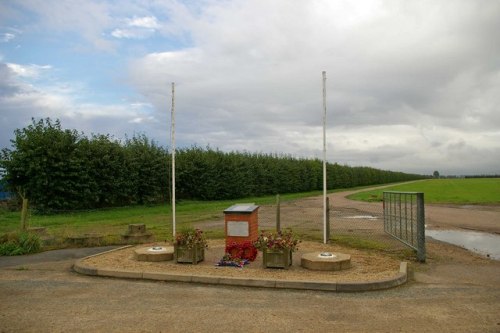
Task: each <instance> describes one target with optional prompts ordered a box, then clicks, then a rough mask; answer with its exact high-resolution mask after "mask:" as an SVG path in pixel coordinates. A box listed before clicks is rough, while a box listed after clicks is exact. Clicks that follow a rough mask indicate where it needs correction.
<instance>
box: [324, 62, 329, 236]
mask: <svg viewBox="0 0 500 333" xmlns="http://www.w3.org/2000/svg"><path fill="white" fill-rule="evenodd" d="M326 187H327V186H326V72H325V71H323V243H325V244H326V243H327V241H328V240H327V239H326V238H327V237H326V222H327V216H326V214H327V207H326V192H327V188H326Z"/></svg>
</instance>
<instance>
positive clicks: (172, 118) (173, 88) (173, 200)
mask: <svg viewBox="0 0 500 333" xmlns="http://www.w3.org/2000/svg"><path fill="white" fill-rule="evenodd" d="M170 117H171V127H170V135H171V141H172V234H173V237H174V240H175V83H174V82H172V112H171V115H170Z"/></svg>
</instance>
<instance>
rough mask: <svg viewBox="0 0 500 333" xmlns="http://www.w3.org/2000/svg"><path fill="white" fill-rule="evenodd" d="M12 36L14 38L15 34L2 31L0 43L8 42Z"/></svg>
mask: <svg viewBox="0 0 500 333" xmlns="http://www.w3.org/2000/svg"><path fill="white" fill-rule="evenodd" d="M14 38H16V35H14V34H11V33H10V32H4V33H2V34H0V42H2V43H8V42H10V41H11V40H13V39H14Z"/></svg>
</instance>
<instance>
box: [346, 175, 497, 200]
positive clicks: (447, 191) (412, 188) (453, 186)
mask: <svg viewBox="0 0 500 333" xmlns="http://www.w3.org/2000/svg"><path fill="white" fill-rule="evenodd" d="M383 191H403V192H423V193H424V200H425V203H434V204H456V205H500V178H466V179H429V180H424V181H418V182H413V183H408V184H401V185H395V186H391V187H388V188H384V189H380V190H373V191H366V192H359V193H356V194H353V195H350V196H349V199H354V200H362V201H382V192H383Z"/></svg>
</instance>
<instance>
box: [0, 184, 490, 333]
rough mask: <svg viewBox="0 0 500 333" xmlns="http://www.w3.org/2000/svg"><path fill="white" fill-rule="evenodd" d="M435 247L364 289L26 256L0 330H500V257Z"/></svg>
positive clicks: (470, 219) (13, 275) (481, 214)
mask: <svg viewBox="0 0 500 333" xmlns="http://www.w3.org/2000/svg"><path fill="white" fill-rule="evenodd" d="M344 194H345V193H344ZM342 198H343V196H342V194H335V198H334V200H336V203H337V204H345V205H348V206H353V205H354V206H355V205H357V203H349V202H347V201H345V199H342ZM359 205H360V206H358V207H359V208H360V209H363V210H369V209H370V205H369V204H368V205H365V204H364V203H363V204H359ZM426 212H428V214H429V220H430V221H432V225H433V227H438V228H472V229H474V230H480V231H489V232H496V233H499V230H500V214H499V212H498V210H497V207H491V208H485V209H480V208H478V207H474V208H473V209H467V208H466V207H433V208H432V209H427V207H426ZM450 216H451V217H450ZM215 247H216V246H215V245H214V249H215ZM339 250H341V252H344V250H343V249H339ZM345 252H347V253H351V251H345ZM427 255H428V260H427V263H425V264H417V263H414V262H413V263H411V265H410V268H411V272H412V274H411V276H410V282H409V283H408V284H406V285H404V286H401V287H398V288H394V289H390V290H383V291H374V292H364V293H354V294H349V293H332V292H319V291H299V290H278V289H264V288H243V287H229V286H210V285H194V284H188V283H168V282H157V281H156V282H153V281H139V280H137V281H136V280H120V279H112V278H101V277H90V276H84V275H80V274H77V273H75V272H73V271H72V270H71V267H72V265H73V263H74V259H73V258H71V259H68V260H62V259H61V258H58V259H57V260H56V259H51V258H50V256H49V258H46V257H45V258H44V257H42V259H40V260H26V261H22V260H21V261H20V263H19V264H17V265H13V264H12V262H11V263H10V264H8V265H4V266H3V267H2V265H0V332H2V333H3V332H318V331H320V332H332V331H334V332H441V333H442V332H481V333H482V332H496V333H498V332H500V262H499V261H493V260H487V259H485V258H481V257H479V256H476V255H474V254H472V253H470V252H468V251H466V250H464V249H461V248H458V247H455V246H452V245H448V244H445V243H440V242H436V241H433V240H429V241H428V243H427ZM214 256H215V257H213V258H214V259H215V258H216V257H218V254H217V253H215V252H214ZM295 257H296V258H298V256H295ZM355 258H356V256H355V255H353V260H357V259H355ZM2 259H4V258H0V263H1V262H2ZM371 259H372V260H370V261H371V262H374V259H373V258H371ZM212 263H213V260H212V259H210V260H209V259H208V258H207V260H206V263H205V264H206V265H207V267H206V268H207V269H211V270H217V269H215V268H214V267H212V266H211V265H212ZM209 266H210V267H209ZM253 266H254V264H252V265H251V266H250V267H248V268H245V269H243V270H242V272H250V271H251V270H252V268H251V267H253ZM257 266H258V265H255V269H258V268H257ZM296 266H297V265H295V263H294V268H295V267H296ZM356 267H360V265H359V266H355V267H354V269H357V268H356ZM273 271H274V270H273ZM231 272H238V269H232V270H231ZM277 272H278V271H276V272H275V273H277Z"/></svg>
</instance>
